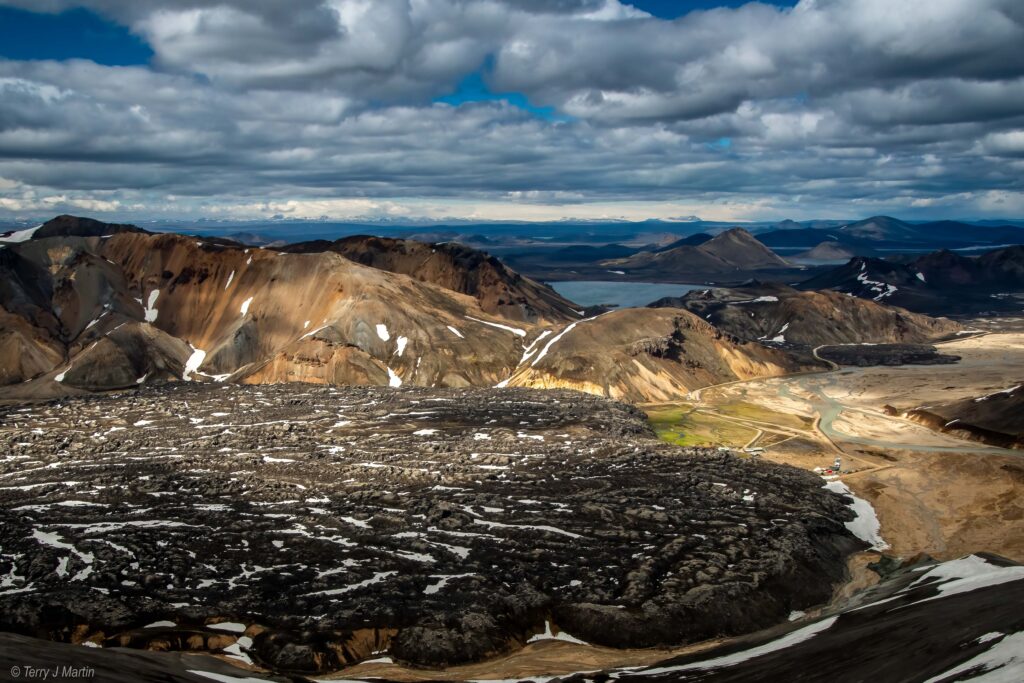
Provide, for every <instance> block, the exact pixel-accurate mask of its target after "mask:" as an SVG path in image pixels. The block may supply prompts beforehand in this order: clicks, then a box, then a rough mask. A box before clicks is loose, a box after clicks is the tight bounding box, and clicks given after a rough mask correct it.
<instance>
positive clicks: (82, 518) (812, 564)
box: [0, 383, 861, 673]
mask: <svg viewBox="0 0 1024 683" xmlns="http://www.w3.org/2000/svg"><path fill="white" fill-rule="evenodd" d="M0 417H2V420H0V425H2V426H0V444H2V445H3V448H4V450H5V452H6V453H7V458H6V459H5V460H4V461H3V462H0V476H2V478H3V481H4V486H3V487H2V488H0V521H2V524H0V545H2V547H3V549H4V553H3V554H2V555H0V577H3V583H2V586H0V630H6V631H11V632H16V633H20V634H24V635H30V636H33V637H40V638H46V639H50V640H57V641H62V642H72V643H84V642H89V643H92V644H93V645H100V646H103V647H110V646H118V647H157V646H159V648H161V649H179V648H188V649H193V650H195V649H198V650H202V649H206V650H212V651H218V650H226V651H227V652H228V653H229V654H234V655H235V656H238V657H242V656H243V655H244V657H245V658H250V659H251V660H252V661H255V662H257V663H261V664H263V665H265V666H268V667H270V668H272V669H274V670H279V671H280V670H289V671H300V672H306V673H317V672H319V673H324V672H328V671H332V670H336V669H338V668H341V667H342V666H343V665H345V664H347V663H353V662H356V661H361V660H363V659H366V658H369V657H371V655H372V654H373V653H374V652H377V653H378V656H379V654H383V651H386V652H387V653H388V654H389V655H390V656H392V657H393V658H395V659H396V660H400V661H404V662H408V663H412V664H419V665H429V666H444V665H450V664H455V663H458V662H465V661H472V660H479V659H483V658H487V657H491V656H494V655H496V654H500V653H503V652H508V651H512V650H515V649H517V648H519V647H521V646H522V645H523V644H524V643H525V642H526V641H527V640H528V639H529V638H530V637H531V636H533V635H535V634H538V633H544V632H545V623H546V622H552V623H554V624H556V625H557V627H558V628H561V629H562V630H564V631H566V632H568V633H569V634H571V635H572V636H574V637H576V638H578V639H581V640H584V641H587V642H591V643H594V644H598V645H606V646H613V647H626V646H630V647H648V646H655V645H666V644H673V643H675V644H677V643H680V642H688V641H692V640H700V639H705V638H708V637H712V636H718V635H723V634H739V633H743V632H747V631H751V630H754V629H758V628H762V627H765V626H768V625H770V624H772V623H777V622H778V621H781V620H782V619H784V618H785V617H786V615H787V614H789V612H790V611H791V610H794V609H804V608H806V607H808V606H810V605H813V604H815V603H819V602H824V601H826V600H827V599H828V597H829V595H830V594H831V590H832V586H833V584H834V583H836V582H838V581H840V580H841V579H842V578H843V576H844V572H845V563H844V558H845V556H846V554H847V553H849V552H851V551H853V550H855V549H857V548H859V547H861V546H860V543H859V542H858V541H856V540H855V539H854V538H853V537H852V536H850V534H849V532H848V531H847V529H846V527H845V526H844V522H845V521H847V520H849V519H850V518H851V515H852V513H850V512H849V509H848V508H847V503H848V502H849V501H847V500H844V498H843V497H841V496H838V495H836V494H833V493H831V492H829V491H827V490H826V489H824V488H822V487H821V480H820V478H818V477H815V476H814V475H812V474H810V473H807V472H803V471H801V470H797V469H793V468H789V467H784V466H778V465H772V464H768V463H762V462H753V461H750V460H742V459H740V458H737V457H734V456H732V455H729V454H723V453H719V452H717V451H709V450H700V449H680V448H677V447H673V446H669V445H668V444H665V443H662V442H660V441H658V440H657V439H655V438H654V436H653V434H652V433H651V432H650V430H649V427H648V426H647V424H646V421H645V420H644V417H643V415H642V413H640V412H639V411H638V410H637V409H635V408H633V407H630V406H627V405H624V404H618V403H610V402H607V401H605V400H603V399H600V398H597V397H589V396H585V395H582V394H577V393H572V392H557V391H555V392H533V391H527V390H523V389H507V390H504V391H495V390H457V389H449V390H444V391H437V390H433V391H432V390H423V389H417V390H404V389H403V390H397V391H396V390H389V389H380V388H364V389H360V388H344V389H343V388H335V387H316V386H311V385H279V386H260V387H245V386H239V385H224V386H214V385H199V384H185V383H180V384H177V385H165V386H164V387H161V388H155V387H151V388H144V389H141V390H137V391H132V392H127V393H122V394H119V395H115V396H98V397H84V398H81V399H71V400H63V401H61V402H56V403H50V404H39V405H34V406H28V407H21V408H17V409H9V410H6V411H4V413H3V414H2V416H0ZM26 458H31V459H32V460H34V461H37V462H38V463H39V466H35V467H31V468H24V467H22V466H21V465H20V464H19V463H21V462H22V461H23V460H24V459H26ZM215 636H220V637H221V638H220V639H214V640H211V638H214V637H215Z"/></svg>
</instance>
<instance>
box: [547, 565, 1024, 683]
mask: <svg viewBox="0 0 1024 683" xmlns="http://www.w3.org/2000/svg"><path fill="white" fill-rule="evenodd" d="M889 564H890V562H889V561H884V562H880V563H879V565H878V566H877V567H876V571H878V572H879V573H881V574H882V575H883V579H882V581H881V582H880V583H879V584H877V585H875V586H873V587H872V588H870V589H868V590H866V591H863V592H861V593H859V594H857V595H856V596H854V597H853V598H852V599H851V600H850V601H849V603H848V604H846V605H844V606H843V607H842V608H841V609H835V610H828V611H826V612H825V613H824V614H821V615H819V616H817V617H815V618H814V619H810V620H805V619H803V616H802V615H794V617H797V618H799V619H800V621H799V623H797V624H794V625H790V626H783V627H778V628H775V629H772V630H770V631H767V632H765V633H759V634H757V635H754V636H750V637H747V638H742V639H739V640H737V641H734V642H730V643H726V644H724V645H722V646H720V647H716V648H712V649H710V650H707V651H704V652H701V653H699V654H695V655H688V656H683V657H677V658H674V659H670V660H667V661H665V662H661V663H659V664H657V665H656V666H653V667H648V668H644V669H640V670H635V669H633V670H617V671H614V672H605V673H598V674H594V673H587V674H576V675H574V676H569V677H565V678H559V679H555V680H557V681H559V683H585V681H592V682H595V683H605V681H609V680H620V681H666V682H667V681H702V682H705V683H747V682H748V681H807V682H809V683H811V682H828V683H859V682H861V681H924V682H926V683H931V682H936V683H937V682H939V681H944V682H945V681H948V682H950V683H951V682H952V681H969V680H977V681H979V682H980V681H988V682H989V683H992V682H996V681H1006V682H1009V681H1020V680H1024V613H1022V612H1021V610H1020V604H1021V601H1022V600H1024V567H1022V566H1021V565H1019V564H1017V563H1015V562H1012V561H1010V560H1007V559H1005V558H1002V557H998V556H995V555H990V554H987V553H981V554H977V555H968V556H966V557H962V558H959V559H956V560H950V561H948V562H942V563H938V564H936V563H934V562H933V561H931V560H930V559H928V558H923V559H922V560H918V561H917V562H912V563H909V564H908V565H907V566H902V567H898V568H896V569H895V570H894V569H893V567H891V566H887V565H889Z"/></svg>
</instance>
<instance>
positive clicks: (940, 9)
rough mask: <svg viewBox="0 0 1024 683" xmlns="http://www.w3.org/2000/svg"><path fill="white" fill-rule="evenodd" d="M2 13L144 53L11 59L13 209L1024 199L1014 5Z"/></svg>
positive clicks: (879, 2)
mask: <svg viewBox="0 0 1024 683" xmlns="http://www.w3.org/2000/svg"><path fill="white" fill-rule="evenodd" d="M0 4H4V5H13V6H18V7H22V8H25V9H30V10H32V11H37V12H38V11H51V12H59V11H62V10H64V9H67V8H69V7H72V6H81V5H84V6H86V7H88V8H90V9H92V10H94V11H96V12H98V13H100V14H101V15H103V16H104V17H107V18H109V19H111V20H113V21H116V22H118V23H121V24H123V25H125V26H128V27H129V28H130V29H131V30H132V31H133V32H134V33H136V34H137V35H139V36H140V37H141V38H143V39H144V40H145V41H146V42H147V43H148V44H149V45H150V47H151V48H152V49H153V51H154V55H155V56H154V59H153V62H152V64H150V65H147V66H137V67H108V66H100V65H97V64H95V63H92V62H89V61H66V62H57V61H33V62H26V61H8V60H0V215H6V216H28V215H45V214H52V213H54V212H56V211H65V210H77V211H80V212H91V213H97V214H101V213H105V214H110V215H117V216H154V217H159V216H166V217H171V216H174V217H190V216H204V215H205V216H215V217H216V216H230V217H256V216H270V215H275V214H281V215H285V216H295V217H316V216H320V215H329V216H332V217H338V218H341V217H355V216H360V217H363V216H368V217H373V216H393V217H402V216H423V217H430V218H441V217H444V216H459V217H468V218H473V217H477V218H501V217H508V218H532V219H541V218H559V217H566V216H577V217H584V218H598V217H604V216H607V217H620V216H624V217H632V218H639V217H645V216H651V217H668V216H672V215H675V214H690V213H699V214H701V215H702V216H703V217H706V218H723V219H728V218H758V217H765V218H771V217H776V218H777V217H784V216H792V217H797V218H804V217H811V216H836V215H839V216H858V215H865V214H868V213H875V212H878V211H886V212H891V213H899V214H901V215H922V216H925V215H928V216H938V215H956V216H979V217H980V216H1001V217H1008V216H1024V180H1022V178H1024V5H1022V4H1021V3H1020V2H1018V1H1017V0H902V1H901V2H891V0H856V1H854V0H803V1H802V2H800V3H799V4H798V5H797V6H796V7H794V8H792V9H780V8H777V7H774V6H769V5H760V4H750V5H747V6H744V7H741V8H739V9H735V10H733V9H718V10H712V11H708V12H695V13H691V14H689V15H686V16H684V17H682V18H680V19H678V20H675V21H664V20H660V19H656V18H653V17H650V16H648V15H646V14H644V13H643V12H640V11H639V10H636V9H634V8H632V7H631V6H629V5H625V4H620V3H619V2H617V1H616V0H558V1H557V2H534V1H529V2H521V1H520V2H516V1H513V0H505V1H504V2H501V1H498V0H223V1H221V2H217V3H210V2H200V1H199V0H178V1H176V2H157V1H156V0H85V1H79V0H76V1H74V2H72V0H13V1H12V0H0ZM481 69H483V78H484V81H485V82H486V83H487V85H488V87H489V88H490V90H491V91H493V92H495V93H521V94H522V95H524V96H525V97H526V98H528V100H529V102H530V104H531V105H533V106H534V107H550V108H552V110H553V111H554V112H556V113H557V115H556V116H553V117H543V116H538V115H536V113H535V110H533V109H532V108H529V109H524V108H520V107H517V106H514V105H513V104H510V103H508V102H505V101H501V100H490V101H480V102H467V103H464V104H461V105H457V106H456V105H452V104H445V103H441V102H437V101H436V100H437V98H440V97H442V96H445V95H448V94H450V93H452V92H453V91H455V90H456V89H457V87H458V84H459V83H460V82H461V81H463V79H465V77H466V76H467V75H469V74H473V73H475V72H478V71H480V70H481Z"/></svg>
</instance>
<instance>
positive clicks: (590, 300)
mask: <svg viewBox="0 0 1024 683" xmlns="http://www.w3.org/2000/svg"><path fill="white" fill-rule="evenodd" d="M548 284H549V285H551V287H552V288H553V289H554V290H555V291H556V292H558V293H559V294H561V295H562V296H564V297H565V298H566V299H569V300H570V301H574V302H576V303H578V304H579V305H580V306H598V305H602V304H604V305H609V306H619V307H620V308H632V307H636V306H646V305H647V304H649V303H651V302H653V301H657V300H658V299H660V298H662V297H666V296H682V295H683V294H686V293H687V292H692V291H693V290H695V289H708V286H707V285H678V284H669V283H665V282H616V281H609V280H591V281H585V280H580V281H573V282H549V283H548Z"/></svg>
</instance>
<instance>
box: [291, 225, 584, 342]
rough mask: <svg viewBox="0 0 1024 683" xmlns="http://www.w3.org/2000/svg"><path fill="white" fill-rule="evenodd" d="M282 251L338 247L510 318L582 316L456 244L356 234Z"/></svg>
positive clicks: (483, 255) (369, 263)
mask: <svg viewBox="0 0 1024 683" xmlns="http://www.w3.org/2000/svg"><path fill="white" fill-rule="evenodd" d="M283 251H288V252H291V253H308V252H322V251H333V252H335V253H338V254H341V255H342V256H344V257H346V258H348V259H350V260H352V261H355V262H356V263H361V264H362V265H364V266H370V267H371V268H379V269H381V270H387V271H390V272H392V273H401V274H403V275H408V276H410V277H412V278H414V279H416V280H419V281H420V282H429V283H432V284H435V285H438V286H440V287H444V288H445V289H450V290H452V291H455V292H461V293H463V294H469V295H470V296H472V297H475V298H476V299H477V301H479V303H480V308H481V309H483V310H484V311H486V312H488V313H493V314H494V315H500V316H502V317H503V318H507V319H509V320H517V321H520V322H548V323H557V322H568V321H572V320H577V319H579V314H577V313H576V309H578V308H579V307H578V306H576V305H575V304H573V303H572V302H571V301H568V300H567V299H565V298H563V297H561V296H559V295H558V294H557V293H556V292H555V291H554V290H553V289H551V288H550V287H547V286H545V285H542V284H540V283H538V282H535V281H533V280H531V279H529V278H526V277H523V276H522V275H520V274H519V273H517V272H515V271H514V270H511V269H510V268H507V267H506V266H505V265H504V264H503V263H502V262H501V261H499V260H498V259H496V258H494V257H493V256H490V255H488V254H486V253H484V252H482V251H479V250H477V249H471V248H469V247H466V246H463V245H461V244H458V243H455V242H441V243H435V244H426V243H424V242H417V241H413V240H407V239H394V238H388V237H371V236H366V235H356V236H354V237H346V238H343V239H340V240H337V241H335V242H326V241H315V242H303V243H299V244H295V245H291V246H289V247H285V248H284V249H283Z"/></svg>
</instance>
